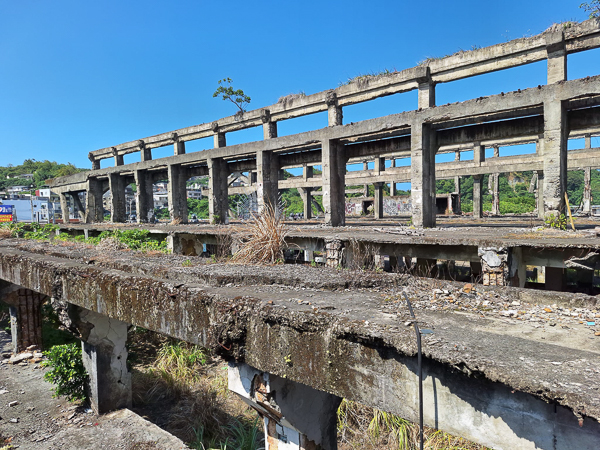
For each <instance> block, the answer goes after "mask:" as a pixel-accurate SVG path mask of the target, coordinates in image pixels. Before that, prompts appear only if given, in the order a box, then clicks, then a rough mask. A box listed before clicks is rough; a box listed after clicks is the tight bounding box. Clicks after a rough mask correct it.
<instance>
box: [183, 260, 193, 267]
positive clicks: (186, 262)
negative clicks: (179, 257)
mask: <svg viewBox="0 0 600 450" xmlns="http://www.w3.org/2000/svg"><path fill="white" fill-rule="evenodd" d="M181 266H182V267H192V266H193V264H192V261H190V260H189V259H186V260H185V261H184V262H182V263H181Z"/></svg>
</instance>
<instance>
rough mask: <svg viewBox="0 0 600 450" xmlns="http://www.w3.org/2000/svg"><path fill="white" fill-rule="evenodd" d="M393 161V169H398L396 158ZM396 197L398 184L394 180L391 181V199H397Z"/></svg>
mask: <svg viewBox="0 0 600 450" xmlns="http://www.w3.org/2000/svg"><path fill="white" fill-rule="evenodd" d="M391 161H392V165H391V167H396V158H394V157H392V159H391ZM395 196H396V182H395V181H393V180H392V181H390V197H395Z"/></svg>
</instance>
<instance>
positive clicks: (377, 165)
mask: <svg viewBox="0 0 600 450" xmlns="http://www.w3.org/2000/svg"><path fill="white" fill-rule="evenodd" d="M373 166H374V170H373V172H375V173H376V174H377V175H381V172H385V158H379V157H377V158H375V161H374V164H373Z"/></svg>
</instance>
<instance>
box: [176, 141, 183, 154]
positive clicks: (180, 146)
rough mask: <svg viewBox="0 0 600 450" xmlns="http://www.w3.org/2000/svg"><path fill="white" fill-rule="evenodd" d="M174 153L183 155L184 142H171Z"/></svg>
mask: <svg viewBox="0 0 600 450" xmlns="http://www.w3.org/2000/svg"><path fill="white" fill-rule="evenodd" d="M173 154H174V155H185V142H175V143H174V144H173Z"/></svg>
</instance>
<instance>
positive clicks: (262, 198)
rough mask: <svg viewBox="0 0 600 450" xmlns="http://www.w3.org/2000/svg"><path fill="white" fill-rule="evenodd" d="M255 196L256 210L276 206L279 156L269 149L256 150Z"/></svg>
mask: <svg viewBox="0 0 600 450" xmlns="http://www.w3.org/2000/svg"><path fill="white" fill-rule="evenodd" d="M256 196H257V201H258V211H259V212H261V211H262V210H263V209H264V208H265V206H267V205H269V204H270V205H271V206H272V207H273V208H277V203H278V200H279V157H278V156H277V155H276V154H274V153H273V152H270V151H265V150H259V151H258V152H256Z"/></svg>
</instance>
